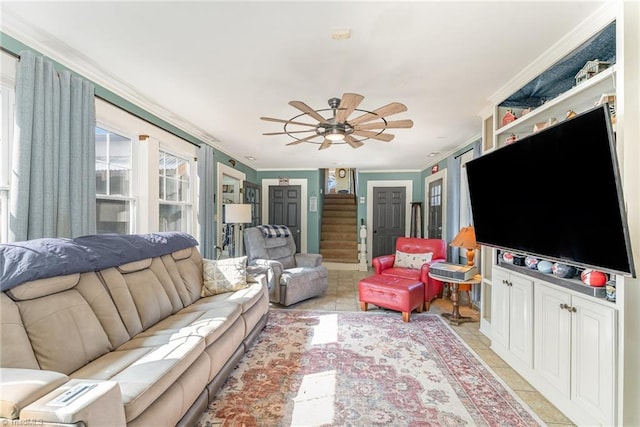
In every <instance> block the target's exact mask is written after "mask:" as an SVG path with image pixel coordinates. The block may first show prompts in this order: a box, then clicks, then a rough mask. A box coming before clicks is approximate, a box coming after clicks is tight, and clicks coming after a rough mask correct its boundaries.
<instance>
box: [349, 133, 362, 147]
mask: <svg viewBox="0 0 640 427" xmlns="http://www.w3.org/2000/svg"><path fill="white" fill-rule="evenodd" d="M344 140H345V141H347V144H349V145H350V146H351V148H360V147H362V146H363V145H364V143H363V142H360V141H358V140H357V139H355V138H354V137H352V136H351V135H345V137H344Z"/></svg>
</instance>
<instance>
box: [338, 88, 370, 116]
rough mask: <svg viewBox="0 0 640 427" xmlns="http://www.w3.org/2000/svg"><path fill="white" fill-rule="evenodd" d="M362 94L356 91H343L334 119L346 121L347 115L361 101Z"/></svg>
mask: <svg viewBox="0 0 640 427" xmlns="http://www.w3.org/2000/svg"><path fill="white" fill-rule="evenodd" d="M363 99H364V96H362V95H358V94H357V93H345V94H344V95H342V100H341V101H340V106H339V107H338V112H337V113H336V121H337V122H338V123H343V122H346V121H347V117H349V116H350V115H351V113H353V110H355V109H356V108H358V105H360V103H361V102H362V100H363Z"/></svg>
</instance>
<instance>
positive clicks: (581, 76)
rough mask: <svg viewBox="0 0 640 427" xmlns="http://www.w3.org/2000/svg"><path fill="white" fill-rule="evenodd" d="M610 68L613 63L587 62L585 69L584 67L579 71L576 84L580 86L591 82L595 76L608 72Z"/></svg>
mask: <svg viewBox="0 0 640 427" xmlns="http://www.w3.org/2000/svg"><path fill="white" fill-rule="evenodd" d="M610 66H611V63H609V62H603V61H598V60H597V59H595V60H593V61H587V63H586V64H584V67H582V69H581V70H580V71H578V74H576V84H580V83H582V82H584V81H587V80H589V79H590V78H591V77H593V76H595V75H596V74H598V73H599V72H601V71H604V70H606V69H607V68H609V67H610Z"/></svg>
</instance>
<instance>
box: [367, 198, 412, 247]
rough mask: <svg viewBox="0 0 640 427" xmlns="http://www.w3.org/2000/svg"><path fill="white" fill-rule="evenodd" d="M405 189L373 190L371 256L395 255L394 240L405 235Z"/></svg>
mask: <svg viewBox="0 0 640 427" xmlns="http://www.w3.org/2000/svg"><path fill="white" fill-rule="evenodd" d="M405 193H406V189H405V187H374V188H373V200H374V205H373V242H372V250H373V253H372V256H373V257H374V258H375V257H376V256H380V255H388V254H392V253H395V248H396V239H397V238H398V237H401V236H404V235H405V228H406V224H405V214H406V204H407V203H406V194H405Z"/></svg>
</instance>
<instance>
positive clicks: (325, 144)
mask: <svg viewBox="0 0 640 427" xmlns="http://www.w3.org/2000/svg"><path fill="white" fill-rule="evenodd" d="M329 147H331V140H330V139H327V138H325V139H324V141H322V144H320V148H318V150H326V149H327V148H329Z"/></svg>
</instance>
